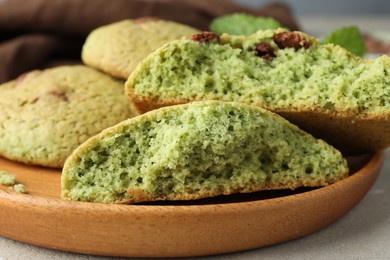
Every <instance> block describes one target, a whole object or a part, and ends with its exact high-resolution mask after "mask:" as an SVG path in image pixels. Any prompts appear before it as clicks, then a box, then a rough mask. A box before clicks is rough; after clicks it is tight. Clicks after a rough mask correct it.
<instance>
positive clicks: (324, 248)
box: [0, 16, 390, 260]
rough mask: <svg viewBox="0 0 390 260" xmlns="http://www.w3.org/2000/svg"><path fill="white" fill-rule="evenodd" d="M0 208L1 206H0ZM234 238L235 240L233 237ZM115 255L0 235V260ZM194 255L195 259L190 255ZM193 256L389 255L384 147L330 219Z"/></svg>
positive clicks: (316, 25)
mask: <svg viewBox="0 0 390 260" xmlns="http://www.w3.org/2000/svg"><path fill="white" fill-rule="evenodd" d="M299 22H300V24H301V26H302V27H303V29H304V30H305V31H307V32H310V33H312V34H314V35H323V34H325V33H327V32H329V31H331V30H332V29H334V28H337V27H338V26H342V25H350V24H356V25H359V26H360V27H361V28H362V29H363V30H364V31H369V30H390V28H389V27H388V25H389V24H390V16H388V17H349V18H346V17H332V18H330V17H318V16H317V17H305V18H299ZM0 210H1V209H0ZM238 239H239V238H238ZM14 259H42V260H45V259H76V260H78V259H80V260H82V259H102V260H103V259H120V258H110V257H98V256H90V255H81V254H74V253H68V252H61V251H56V250H50V249H46V248H40V247H36V246H32V245H29V244H24V243H20V242H17V241H13V240H10V239H7V238H3V237H0V260H14ZM194 259H195V258H194ZM196 259H216V260H217V259H299V260H304V259H310V260H312V259H390V149H387V150H386V158H385V163H384V166H383V169H382V171H381V174H380V176H379V178H378V180H377V181H376V183H375V184H374V186H373V187H372V188H371V189H370V191H369V192H368V193H367V195H366V196H365V197H364V198H363V200H362V201H361V202H360V203H359V204H358V205H357V206H356V207H355V208H354V209H352V210H351V211H350V212H349V213H348V214H346V215H345V216H344V217H342V218H341V219H339V220H338V221H337V222H336V223H334V224H332V225H330V226H328V227H326V228H324V229H322V230H320V231H318V232H316V233H314V234H311V235H309V236H306V237H304V238H300V239H296V240H293V241H289V242H286V243H282V244H279V245H275V246H271V247H267V248H262V249H256V250H250V251H244V252H238V253H232V254H224V255H217V256H209V257H202V258H196Z"/></svg>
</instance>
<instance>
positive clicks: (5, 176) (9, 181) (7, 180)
mask: <svg viewBox="0 0 390 260" xmlns="http://www.w3.org/2000/svg"><path fill="white" fill-rule="evenodd" d="M14 184H15V175H14V174H11V173H9V172H6V171H2V170H0V185H6V186H12V185H14Z"/></svg>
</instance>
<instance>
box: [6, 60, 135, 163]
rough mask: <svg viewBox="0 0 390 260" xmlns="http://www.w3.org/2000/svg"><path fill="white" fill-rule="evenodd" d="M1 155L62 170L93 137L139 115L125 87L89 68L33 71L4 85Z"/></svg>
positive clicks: (76, 67) (119, 82) (64, 67)
mask: <svg viewBox="0 0 390 260" xmlns="http://www.w3.org/2000/svg"><path fill="white" fill-rule="evenodd" d="M0 96H1V99H0V110H1V113H0V155H1V156H3V157H6V158H9V159H11V160H15V161H20V162H24V163H26V164H36V165H42V166H48V167H57V168H60V167H62V166H63V164H64V162H65V160H66V158H67V157H68V155H69V154H70V153H71V152H72V151H73V150H74V149H75V148H76V147H77V146H78V145H80V144H81V143H82V142H84V141H85V140H87V139H88V138H89V137H91V136H93V135H95V134H97V133H99V132H100V131H101V130H103V129H105V128H107V127H109V126H112V125H114V124H116V123H118V122H120V121H122V120H125V119H127V118H129V117H132V116H134V115H135V113H134V112H133V109H132V107H131V104H129V102H128V100H127V97H126V96H125V95H124V94H123V82H122V81H118V80H115V79H113V78H111V77H110V76H108V75H105V74H103V73H101V72H98V71H96V70H94V69H92V68H88V67H86V66H61V67H56V68H52V69H47V70H43V71H38V70H36V71H32V72H29V73H27V74H24V75H22V76H20V77H19V78H17V79H16V80H13V81H10V82H7V83H4V84H2V85H0Z"/></svg>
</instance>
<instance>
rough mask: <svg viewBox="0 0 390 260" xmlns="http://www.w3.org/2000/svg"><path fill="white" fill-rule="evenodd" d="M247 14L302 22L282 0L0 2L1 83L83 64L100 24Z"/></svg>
mask: <svg viewBox="0 0 390 260" xmlns="http://www.w3.org/2000/svg"><path fill="white" fill-rule="evenodd" d="M234 12H246V13H250V14H253V15H258V16H267V17H272V18H275V19H276V20H278V21H279V22H281V23H282V24H283V25H285V26H286V27H288V28H290V29H291V30H297V29H298V25H297V23H296V21H295V19H294V17H293V15H292V13H291V11H290V9H289V7H288V6H286V5H284V4H278V3H276V4H268V5H266V6H263V7H261V8H260V9H250V8H246V7H243V6H240V5H237V4H235V3H234V2H231V1H228V0H213V1H210V0H154V1H153V0H113V1H109V0H29V1H26V0H3V1H1V0H0V83H2V82H5V81H8V80H11V79H14V78H16V77H17V76H18V75H20V74H21V73H23V72H26V71H30V70H33V69H42V68H45V67H51V66H55V65H59V64H74V63H80V62H81V61H80V53H81V47H82V45H83V43H84V41H85V37H86V36H87V35H88V34H89V32H90V31H91V30H93V29H94V28H96V27H99V26H102V25H105V24H109V23H112V22H115V21H119V20H123V19H127V18H129V19H133V18H139V17H142V16H155V17H159V18H162V19H167V20H172V21H177V22H180V23H184V24H188V25H191V26H193V27H196V28H199V29H201V30H208V26H209V24H210V22H211V20H212V19H214V18H215V17H218V16H221V15H224V14H229V13H234Z"/></svg>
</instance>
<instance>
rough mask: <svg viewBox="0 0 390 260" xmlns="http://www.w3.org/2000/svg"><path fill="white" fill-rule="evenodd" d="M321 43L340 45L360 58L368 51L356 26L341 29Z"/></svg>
mask: <svg viewBox="0 0 390 260" xmlns="http://www.w3.org/2000/svg"><path fill="white" fill-rule="evenodd" d="M320 43H321V44H326V43H333V44H337V45H340V46H341V47H343V48H345V49H347V50H348V51H350V52H352V53H353V54H355V55H358V56H363V55H364V54H365V53H366V51H367V47H366V44H365V42H364V38H363V36H362V34H361V33H360V31H359V28H357V27H356V26H347V27H341V28H339V29H337V30H335V31H333V32H331V33H330V34H328V35H327V36H325V37H324V38H323V39H322V40H321V41H320Z"/></svg>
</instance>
